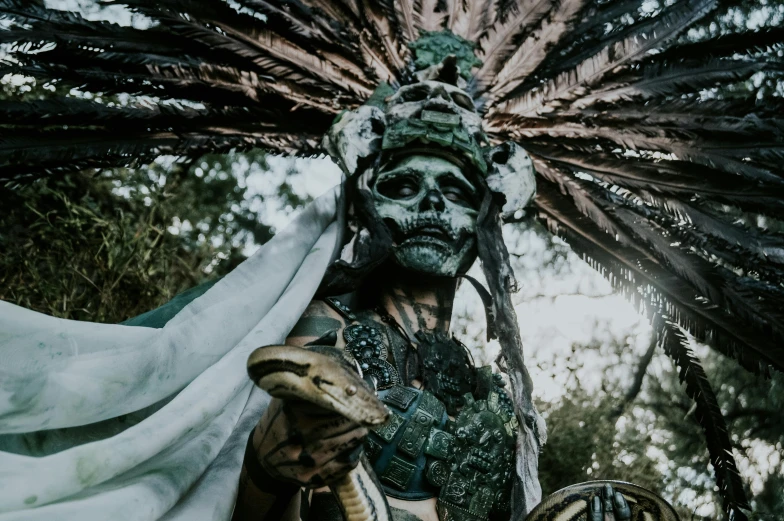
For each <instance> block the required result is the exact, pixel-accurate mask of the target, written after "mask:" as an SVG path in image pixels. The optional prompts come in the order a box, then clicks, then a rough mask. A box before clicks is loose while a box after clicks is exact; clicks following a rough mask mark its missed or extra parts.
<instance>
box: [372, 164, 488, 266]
mask: <svg viewBox="0 0 784 521" xmlns="http://www.w3.org/2000/svg"><path fill="white" fill-rule="evenodd" d="M372 192H373V198H374V201H375V206H376V210H377V212H378V214H379V216H380V217H381V218H382V219H383V220H384V222H385V223H387V225H388V226H389V227H390V229H391V231H392V234H393V237H394V241H395V248H394V258H395V260H396V262H397V264H398V265H400V266H402V267H404V268H407V269H410V270H414V271H418V272H421V273H427V274H430V275H436V276H446V277H454V276H455V275H456V274H458V273H462V272H464V271H465V270H467V269H468V268H469V267H470V265H471V263H473V261H474V259H475V258H476V217H477V210H476V208H477V194H476V190H475V189H474V187H473V186H472V185H471V183H470V182H469V181H468V179H466V177H465V176H464V175H463V173H462V172H461V169H460V167H458V166H457V165H455V164H454V163H452V162H450V161H448V160H446V159H443V158H441V157H436V156H429V155H412V156H409V157H407V158H405V159H403V160H402V161H400V162H398V163H395V164H394V165H393V166H392V167H391V168H388V169H385V170H384V171H382V172H381V173H379V174H378V175H377V176H376V179H375V182H374V184H373V187H372Z"/></svg>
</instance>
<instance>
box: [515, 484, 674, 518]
mask: <svg viewBox="0 0 784 521" xmlns="http://www.w3.org/2000/svg"><path fill="white" fill-rule="evenodd" d="M607 484H609V485H611V486H612V488H613V490H615V491H616V492H618V493H620V494H622V495H623V497H624V499H625V500H626V502H627V504H628V505H629V507H631V508H630V510H631V512H627V513H628V514H629V516H628V517H626V519H632V520H638V519H639V520H644V521H680V518H679V517H678V514H677V513H676V512H675V510H674V509H673V508H672V506H671V505H670V504H669V503H667V501H665V500H664V499H662V498H661V497H659V496H657V495H656V494H654V493H653V492H651V491H650V490H646V489H644V488H642V487H639V486H637V485H633V484H631V483H625V482H623V481H607V480H603V481H589V482H587V483H579V484H577V485H570V486H568V487H566V488H562V489H561V490H559V491H557V492H554V493H552V494H550V495H549V496H547V497H546V498H544V499H543V500H542V502H541V503H539V505H537V507H536V508H534V509H533V510H532V511H531V513H530V514H528V516H527V517H526V518H525V521H546V520H547V521H582V520H585V519H590V512H589V509H590V508H591V500H592V499H593V498H594V497H601V495H602V488H603V487H604V486H605V485H607ZM624 517H625V516H624ZM616 519H618V518H617V517H616Z"/></svg>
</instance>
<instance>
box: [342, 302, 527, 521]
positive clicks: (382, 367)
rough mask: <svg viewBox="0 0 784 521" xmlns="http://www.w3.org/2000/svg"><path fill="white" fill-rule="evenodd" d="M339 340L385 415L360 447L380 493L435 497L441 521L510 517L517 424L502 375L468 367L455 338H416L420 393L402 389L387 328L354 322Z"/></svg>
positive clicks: (399, 366) (410, 497) (401, 367)
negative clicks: (390, 358)
mask: <svg viewBox="0 0 784 521" xmlns="http://www.w3.org/2000/svg"><path fill="white" fill-rule="evenodd" d="M343 336H344V339H345V341H346V351H347V352H348V353H349V354H350V355H351V356H353V357H354V358H355V359H356V360H357V362H358V364H359V366H360V367H361V368H362V370H363V373H365V376H366V378H368V380H369V381H370V382H371V383H373V384H374V385H375V386H376V389H378V396H379V398H380V399H381V400H382V401H383V402H384V403H385V404H386V405H387V407H388V408H389V410H390V412H391V415H390V420H389V422H388V423H387V424H385V425H383V426H381V427H379V428H377V429H375V430H374V431H371V433H370V434H369V435H368V438H367V440H366V444H365V452H366V455H367V456H368V458H369V460H370V462H371V464H372V465H373V468H374V470H375V472H376V474H377V476H378V477H379V479H380V481H381V483H382V485H383V487H384V491H385V493H386V494H387V495H388V496H391V497H395V498H399V499H403V500H409V501H417V500H423V499H428V498H433V497H437V498H438V499H437V503H436V508H437V511H438V516H439V519H441V521H484V520H488V519H490V518H491V517H492V518H505V517H508V515H509V514H508V512H509V508H510V499H511V487H512V477H513V472H514V451H515V442H514V440H515V432H516V429H517V419H516V417H515V415H514V410H513V407H512V403H511V400H510V398H509V396H508V395H507V393H506V392H505V391H504V390H503V388H502V387H503V385H504V382H503V380H502V378H501V377H500V375H498V374H493V373H492V370H491V368H490V367H489V366H485V367H480V368H476V367H474V365H473V363H472V362H471V360H470V358H469V356H468V354H467V351H466V349H465V347H464V346H463V345H462V344H460V343H459V342H458V341H457V340H455V339H454V338H449V337H447V336H446V335H443V334H438V335H430V334H418V335H417V337H416V340H417V346H418V347H417V350H418V355H419V356H421V357H422V360H423V363H422V364H421V366H422V374H421V375H420V378H421V379H422V381H423V382H424V388H425V390H419V389H415V388H413V387H407V386H405V385H403V382H404V379H403V378H401V377H400V374H399V373H400V371H403V370H405V364H403V363H401V362H400V361H399V360H398V358H400V353H399V351H400V350H401V348H403V346H400V345H398V346H395V343H394V342H392V339H393V338H395V336H396V334H395V333H394V332H393V331H392V330H391V328H388V327H385V326H383V325H381V324H378V323H376V322H373V321H371V320H369V319H365V317H360V321H359V322H356V323H354V324H351V325H349V326H348V327H346V328H345V329H344V332H343ZM395 347H397V349H396V348H395ZM408 347H409V346H407V345H406V346H405V348H408ZM390 351H391V352H392V356H393V362H394V363H390V362H389V361H388V356H389V354H390Z"/></svg>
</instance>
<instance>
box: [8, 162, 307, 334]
mask: <svg viewBox="0 0 784 521" xmlns="http://www.w3.org/2000/svg"><path fill="white" fill-rule="evenodd" d="M242 158H243V161H242V162H241V165H240V166H241V167H242V168H237V166H238V165H239V164H240V162H238V155H237V154H227V155H222V156H205V157H202V158H200V159H199V160H197V161H194V162H192V164H185V163H176V162H166V161H161V162H156V163H153V164H152V165H149V166H147V167H142V168H139V169H117V170H113V171H108V172H103V173H100V174H97V175H88V174H72V175H67V176H58V177H52V178H49V179H44V180H40V181H37V182H35V183H33V184H29V185H23V186H20V187H17V188H15V189H13V190H11V189H5V190H4V191H3V194H2V199H3V209H4V211H3V214H2V215H0V251H2V252H3V253H2V255H1V256H0V299H3V300H6V301H9V302H13V303H16V304H19V305H22V306H24V307H27V308H29V309H34V310H36V311H41V312H43V313H47V314H51V315H54V316H58V317H63V318H71V319H78V320H90V321H96V322H120V321H122V320H125V319H127V318H129V317H132V316H135V315H138V314H140V313H143V312H145V311H148V310H150V309H153V308H155V307H157V306H159V305H161V304H163V303H165V302H167V301H168V300H169V299H171V298H172V297H173V296H175V295H176V294H178V293H180V292H182V291H184V290H186V289H188V288H190V287H193V286H195V285H197V284H199V283H201V282H203V281H204V280H207V279H208V278H211V277H216V276H220V275H222V274H225V273H227V272H228V271H230V270H231V269H232V268H234V267H235V266H236V265H237V264H239V263H240V262H241V261H242V260H244V259H245V258H246V255H247V253H249V252H250V251H252V249H253V248H254V247H255V245H259V244H263V243H264V242H266V241H267V240H268V239H269V238H270V237H271V236H272V234H273V230H272V228H271V227H270V226H268V225H266V224H264V223H262V222H261V221H260V219H259V216H258V214H257V212H258V208H259V207H261V206H263V202H262V200H261V199H262V198H261V196H259V195H253V194H252V193H250V192H249V191H248V188H247V185H246V183H245V181H246V175H247V172H248V171H258V170H261V169H263V168H265V167H266V163H265V155H264V153H263V152H261V151H255V152H252V153H250V154H246V155H243V156H242ZM279 194H280V196H279V197H280V199H282V200H283V201H284V203H286V204H288V205H290V206H293V207H296V206H300V205H301V204H303V203H305V202H306V201H304V200H301V199H300V198H298V197H296V196H295V195H294V194H293V192H292V191H291V188H290V187H289V186H287V185H286V186H283V187H281V190H280V192H279Z"/></svg>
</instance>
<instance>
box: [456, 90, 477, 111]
mask: <svg viewBox="0 0 784 521" xmlns="http://www.w3.org/2000/svg"><path fill="white" fill-rule="evenodd" d="M452 101H454V102H455V105H457V106H458V107H460V108H464V109H466V110H470V111H474V110H476V107H474V100H472V99H471V98H470V97H469V96H466V95H465V94H463V93H462V92H453V93H452Z"/></svg>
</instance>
